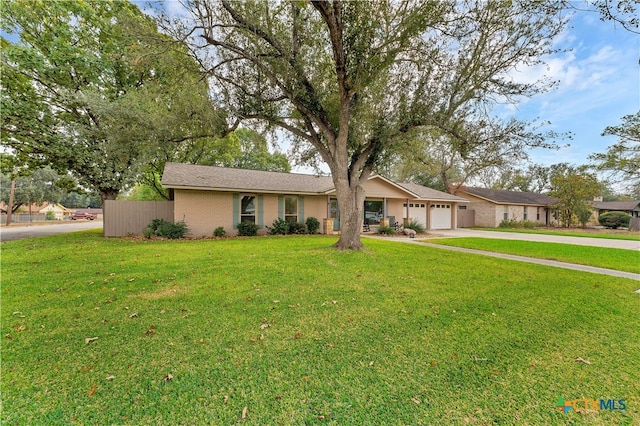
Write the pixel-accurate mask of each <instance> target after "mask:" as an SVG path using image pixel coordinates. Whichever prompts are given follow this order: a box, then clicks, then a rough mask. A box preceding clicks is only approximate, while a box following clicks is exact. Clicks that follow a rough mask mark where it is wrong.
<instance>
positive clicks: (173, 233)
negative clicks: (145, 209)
mask: <svg viewBox="0 0 640 426" xmlns="http://www.w3.org/2000/svg"><path fill="white" fill-rule="evenodd" d="M188 230H189V228H188V227H187V224H186V223H185V222H184V221H180V222H176V223H171V222H169V221H166V220H164V219H153V220H152V221H151V223H150V224H149V226H147V229H145V231H144V236H145V237H146V238H151V237H153V236H156V237H164V238H169V239H172V240H176V239H179V238H184V237H185V235H187V231H188Z"/></svg>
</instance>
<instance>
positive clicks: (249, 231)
mask: <svg viewBox="0 0 640 426" xmlns="http://www.w3.org/2000/svg"><path fill="white" fill-rule="evenodd" d="M256 235H258V225H256V224H255V223H250V222H241V223H239V224H238V236H239V237H255V236H256Z"/></svg>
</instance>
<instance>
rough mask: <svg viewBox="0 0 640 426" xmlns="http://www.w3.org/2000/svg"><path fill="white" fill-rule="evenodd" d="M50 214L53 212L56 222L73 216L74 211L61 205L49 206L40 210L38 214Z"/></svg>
mask: <svg viewBox="0 0 640 426" xmlns="http://www.w3.org/2000/svg"><path fill="white" fill-rule="evenodd" d="M49 212H53V214H54V217H55V219H56V220H63V219H64V218H65V217H67V216H71V215H72V214H73V211H72V210H70V209H68V208H66V207H64V206H62V205H60V204H47V205H46V206H45V207H43V208H41V209H40V210H38V213H40V214H44V215H46V214H47V213H49Z"/></svg>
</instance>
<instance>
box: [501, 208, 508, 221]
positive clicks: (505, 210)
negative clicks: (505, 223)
mask: <svg viewBox="0 0 640 426" xmlns="http://www.w3.org/2000/svg"><path fill="white" fill-rule="evenodd" d="M502 218H503V219H504V220H509V206H504V213H503V214H502Z"/></svg>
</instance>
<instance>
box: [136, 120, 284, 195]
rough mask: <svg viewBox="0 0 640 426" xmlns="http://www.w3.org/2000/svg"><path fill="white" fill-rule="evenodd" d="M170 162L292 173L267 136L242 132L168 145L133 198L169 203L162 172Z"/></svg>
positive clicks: (245, 130) (145, 174) (253, 131)
mask: <svg viewBox="0 0 640 426" xmlns="http://www.w3.org/2000/svg"><path fill="white" fill-rule="evenodd" d="M167 162H176V163H189V164H200V165H205V166H220V167H232V168H238V169H252V170H269V171H275V172H289V171H291V166H290V164H289V160H288V159H287V157H286V155H284V154H282V153H279V152H275V153H272V152H270V151H269V145H268V143H267V140H266V139H265V137H264V136H263V135H261V134H260V133H259V132H257V131H255V130H251V129H247V128H239V129H236V130H234V131H232V132H230V133H229V134H227V135H226V136H225V137H223V138H211V137H209V138H198V139H193V140H188V141H183V142H182V143H180V144H173V145H164V146H163V147H162V148H161V149H160V150H159V151H158V155H157V156H156V157H155V158H153V159H152V160H151V161H150V162H149V164H148V165H147V166H145V168H144V169H143V173H142V174H141V176H140V178H139V181H138V182H139V185H138V186H137V187H136V188H134V191H133V192H132V193H131V194H130V197H129V198H132V199H137V200H162V199H168V198H169V194H168V191H166V190H165V189H164V188H163V187H162V184H161V179H162V172H163V171H164V165H165V164H166V163H167Z"/></svg>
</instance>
